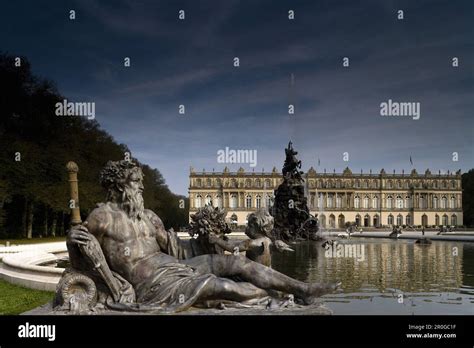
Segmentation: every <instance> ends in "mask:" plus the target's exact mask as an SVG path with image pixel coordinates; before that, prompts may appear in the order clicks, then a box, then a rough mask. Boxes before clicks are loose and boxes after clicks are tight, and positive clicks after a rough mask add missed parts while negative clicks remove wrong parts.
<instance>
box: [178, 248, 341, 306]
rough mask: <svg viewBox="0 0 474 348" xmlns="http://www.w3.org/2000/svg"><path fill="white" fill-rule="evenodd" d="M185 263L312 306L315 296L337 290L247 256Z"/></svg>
mask: <svg viewBox="0 0 474 348" xmlns="http://www.w3.org/2000/svg"><path fill="white" fill-rule="evenodd" d="M181 262H183V263H185V264H187V265H190V266H192V267H194V268H196V270H197V271H198V272H200V273H212V274H215V275H216V276H218V277H231V276H239V277H241V278H242V279H244V280H245V281H247V282H250V283H252V284H253V285H255V286H257V287H259V288H261V289H272V290H279V291H283V292H286V293H289V294H293V295H294V296H295V297H298V298H302V299H304V300H305V301H308V302H310V298H311V297H312V296H322V295H324V294H326V293H330V292H332V291H333V290H335V289H336V288H337V286H336V285H335V284H315V283H314V284H313V283H312V284H308V283H304V282H301V281H298V280H296V279H293V278H290V277H288V276H286V275H284V274H283V273H280V272H278V271H275V270H274V269H271V268H270V267H266V266H263V265H261V264H259V263H257V262H254V261H251V260H249V259H248V258H246V257H245V256H233V255H201V256H197V257H193V258H191V259H188V260H182V261H181Z"/></svg>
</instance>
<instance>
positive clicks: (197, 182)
mask: <svg viewBox="0 0 474 348" xmlns="http://www.w3.org/2000/svg"><path fill="white" fill-rule="evenodd" d="M201 185H202V184H201V179H196V187H201Z"/></svg>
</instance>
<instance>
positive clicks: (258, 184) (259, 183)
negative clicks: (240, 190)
mask: <svg viewBox="0 0 474 348" xmlns="http://www.w3.org/2000/svg"><path fill="white" fill-rule="evenodd" d="M261 186H262V182H261V181H260V179H257V180H255V187H258V188H260V187H261Z"/></svg>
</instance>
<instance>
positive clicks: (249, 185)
mask: <svg viewBox="0 0 474 348" xmlns="http://www.w3.org/2000/svg"><path fill="white" fill-rule="evenodd" d="M251 186H252V180H250V179H246V180H245V187H247V188H249V187H251Z"/></svg>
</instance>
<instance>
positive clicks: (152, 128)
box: [0, 0, 474, 194]
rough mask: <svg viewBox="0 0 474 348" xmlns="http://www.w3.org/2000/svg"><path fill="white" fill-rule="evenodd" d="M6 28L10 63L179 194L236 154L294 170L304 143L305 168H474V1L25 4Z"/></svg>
mask: <svg viewBox="0 0 474 348" xmlns="http://www.w3.org/2000/svg"><path fill="white" fill-rule="evenodd" d="M71 9H72V10H75V11H76V19H75V20H70V19H69V11H70V10H71ZM180 9H183V10H185V16H186V19H185V20H179V19H178V11H179V10H180ZM289 10H294V11H295V19H294V20H289V19H288V11H289ZM398 10H403V11H404V17H405V18H404V19H403V20H398V19H397V11H398ZM0 29H1V30H0V50H1V51H3V52H6V53H9V54H12V55H22V56H26V57H27V58H28V59H29V60H30V62H31V64H32V69H33V72H34V73H35V74H37V75H39V76H42V77H46V78H48V79H51V80H53V81H55V82H56V84H57V87H58V89H59V91H60V92H61V94H63V95H64V96H65V97H67V98H68V100H70V101H90V102H95V103H96V106H95V107H96V120H97V121H98V122H99V123H100V125H101V127H102V128H104V129H105V130H106V131H107V132H109V133H110V134H111V135H113V136H114V138H115V139H116V140H117V141H118V142H121V143H125V144H127V145H128V146H129V147H130V149H131V150H132V154H133V156H135V157H137V158H138V159H139V160H140V161H142V162H144V163H147V164H149V165H151V166H152V167H156V168H158V169H159V170H160V171H161V172H162V174H163V175H164V177H165V180H166V182H167V184H168V185H169V186H170V188H171V190H172V191H174V192H175V193H180V194H186V193H187V188H188V175H189V167H190V166H193V167H195V169H196V170H199V171H200V170H202V169H203V168H206V170H212V168H215V170H216V171H221V170H222V169H223V167H224V166H225V165H224V164H220V163H217V151H218V150H219V149H224V148H225V147H229V148H231V149H236V150H237V149H251V150H257V151H258V164H257V166H256V167H255V171H258V172H260V171H262V168H265V171H270V170H271V169H272V168H273V166H276V167H277V168H278V169H279V170H281V166H282V164H283V160H284V151H283V149H284V147H285V146H286V145H287V143H288V141H289V140H292V141H293V143H294V146H295V148H296V149H297V150H298V151H299V155H300V156H299V157H300V159H302V161H303V170H307V169H308V168H309V167H310V166H314V167H315V169H316V170H317V171H323V170H324V168H326V169H327V171H330V172H332V171H333V169H334V168H335V169H336V171H337V172H341V171H342V170H343V169H344V168H345V167H346V166H349V167H350V168H351V169H352V170H353V171H354V172H360V170H361V169H363V170H364V172H368V171H369V169H372V170H373V171H374V172H377V173H378V172H379V171H380V169H381V168H385V170H386V171H387V172H388V173H390V172H392V171H393V169H396V171H397V172H401V170H402V169H405V172H407V171H410V170H411V169H412V168H413V167H414V168H416V169H417V170H418V172H424V170H425V169H426V168H430V169H431V170H432V172H437V171H438V170H442V171H447V170H457V169H462V170H463V171H466V170H468V169H470V168H472V167H474V151H473V145H474V144H473V143H474V121H473V120H474V115H473V111H474V98H473V96H474V1H471V0H466V1H451V0H446V1H436V0H432V1H412V0H409V1H379V0H377V1H375V0H374V1H354V0H350V1H341V0H335V1H334V0H332V1H316V0H310V1H295V0H292V1H276V0H272V1H251V0H246V1H245V0H242V1H229V0H226V1H217V0H214V1H196V0H193V1H191V0H190V1H112V0H110V1H28V2H26V1H19V0H15V1H9V2H2V4H1V5H0ZM124 57H130V58H131V67H124V64H123V62H124ZM234 57H239V59H240V67H238V68H236V67H234V65H233V59H234ZM343 57H349V59H350V66H349V67H343V65H342V59H343ZM453 57H458V58H459V67H457V68H454V67H453V66H452V58H453ZM291 74H293V76H294V78H293V83H292V79H291V78H290V76H291ZM388 99H392V100H393V101H402V102H419V103H421V117H420V119H419V120H413V119H412V118H410V117H382V116H381V115H380V103H382V102H386V101H388ZM180 104H183V105H185V108H186V114H185V115H180V114H179V113H178V106H179V105H180ZM288 104H294V105H295V114H294V115H288ZM344 152H348V153H349V162H344V161H343V153H344ZM453 152H458V154H459V161H458V162H453V160H452V153H453ZM410 156H411V157H412V159H413V166H412V165H411V163H410ZM318 158H319V159H320V166H318ZM240 166H241V165H240V164H229V165H228V167H229V168H230V169H231V170H236V169H238V168H239V167H240ZM242 166H243V167H244V168H245V169H246V170H252V168H250V167H249V165H248V164H247V165H246V164H243V165H242Z"/></svg>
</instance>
